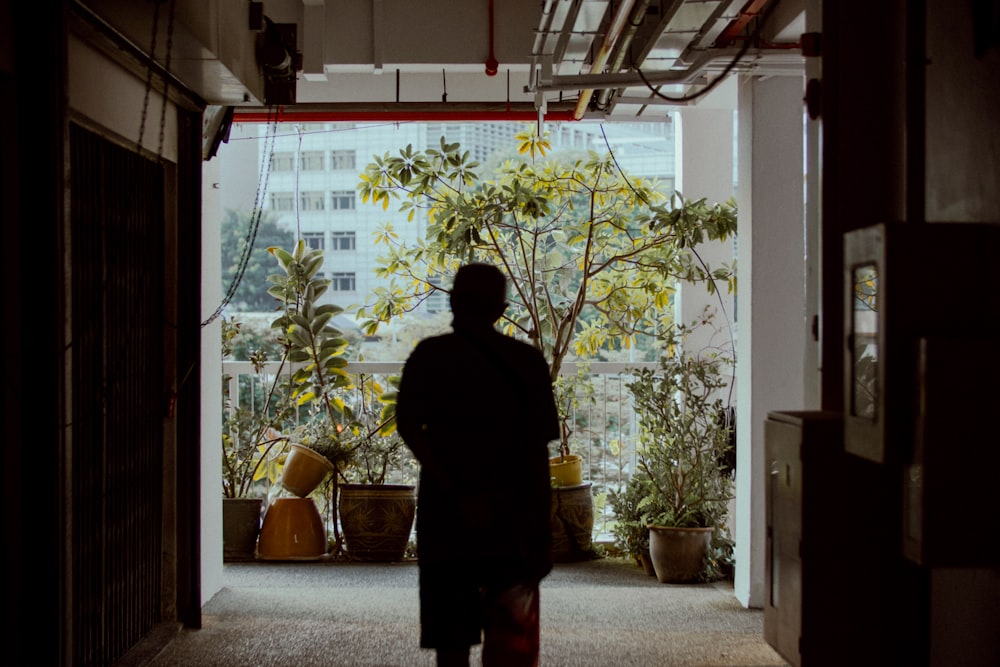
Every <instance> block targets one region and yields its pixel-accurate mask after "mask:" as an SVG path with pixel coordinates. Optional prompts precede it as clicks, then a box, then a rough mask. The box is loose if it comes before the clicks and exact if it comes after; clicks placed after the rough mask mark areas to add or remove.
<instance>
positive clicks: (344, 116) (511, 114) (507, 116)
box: [233, 107, 576, 123]
mask: <svg viewBox="0 0 1000 667" xmlns="http://www.w3.org/2000/svg"><path fill="white" fill-rule="evenodd" d="M573 116H574V114H573V112H572V111H549V112H547V113H546V114H545V120H547V121H550V122H563V121H570V120H576V118H574V117H573ZM395 120H400V121H429V122H435V121H446V120H453V121H476V120H482V121H503V120H510V121H537V120H538V112H537V111H506V110H505V111H472V110H470V111H457V110H456V111H431V110H428V111H391V110H389V111H298V112H295V111H293V112H286V111H285V110H284V107H279V108H278V112H277V114H274V113H273V112H267V111H240V110H239V108H237V109H236V112H235V113H234V114H233V122H234V123H270V122H275V121H277V122H296V121H298V122H303V123H333V122H350V121H355V122H370V121H383V122H384V121H395Z"/></svg>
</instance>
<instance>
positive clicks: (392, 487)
mask: <svg viewBox="0 0 1000 667" xmlns="http://www.w3.org/2000/svg"><path fill="white" fill-rule="evenodd" d="M416 510H417V494H416V487H415V486H412V485H409V484H342V485H341V486H340V502H339V507H338V512H339V516H340V526H341V529H342V530H343V533H344V546H345V549H346V551H347V555H348V557H350V558H352V559H356V560H362V561H373V562H395V561H401V560H403V557H404V555H405V554H406V544H407V542H409V540H410V533H411V531H412V530H413V519H414V517H415V516H416Z"/></svg>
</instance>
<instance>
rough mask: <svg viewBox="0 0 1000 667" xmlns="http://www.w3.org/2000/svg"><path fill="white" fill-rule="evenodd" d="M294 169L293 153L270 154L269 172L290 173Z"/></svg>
mask: <svg viewBox="0 0 1000 667" xmlns="http://www.w3.org/2000/svg"><path fill="white" fill-rule="evenodd" d="M294 168H295V154H294V153H271V171H291V170H292V169H294Z"/></svg>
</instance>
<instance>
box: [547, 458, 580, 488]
mask: <svg viewBox="0 0 1000 667" xmlns="http://www.w3.org/2000/svg"><path fill="white" fill-rule="evenodd" d="M549 476H550V477H551V479H552V486H579V485H580V484H583V457H581V456H577V455H576V454H569V455H567V456H554V457H552V458H550V459H549Z"/></svg>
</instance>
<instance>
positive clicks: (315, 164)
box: [299, 151, 323, 171]
mask: <svg viewBox="0 0 1000 667" xmlns="http://www.w3.org/2000/svg"><path fill="white" fill-rule="evenodd" d="M299 167H300V168H301V169H302V171H323V151H305V152H304V153H302V156H301V157H300V158H299Z"/></svg>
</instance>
